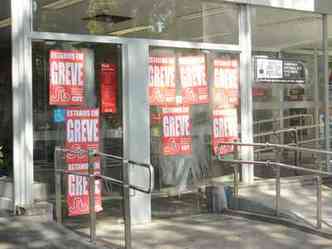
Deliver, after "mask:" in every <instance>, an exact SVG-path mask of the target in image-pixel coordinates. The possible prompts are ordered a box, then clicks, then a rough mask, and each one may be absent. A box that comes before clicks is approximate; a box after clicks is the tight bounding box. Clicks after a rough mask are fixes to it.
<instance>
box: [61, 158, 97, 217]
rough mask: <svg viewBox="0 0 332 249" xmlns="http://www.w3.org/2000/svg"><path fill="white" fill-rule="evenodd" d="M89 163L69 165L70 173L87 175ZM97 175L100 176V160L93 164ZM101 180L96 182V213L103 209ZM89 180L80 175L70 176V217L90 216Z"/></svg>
mask: <svg viewBox="0 0 332 249" xmlns="http://www.w3.org/2000/svg"><path fill="white" fill-rule="evenodd" d="M88 165H89V164H88V163H76V164H74V163H73V164H68V171H69V172H74V173H81V174H87V173H88ZM93 165H94V169H95V174H100V160H99V159H97V160H95V161H94V162H93ZM101 188H102V185H101V180H95V194H94V197H95V211H96V212H100V211H102V210H103V208H102V200H101ZM89 203H90V199H89V179H88V178H87V177H83V176H78V175H68V191H67V206H68V216H78V215H84V214H89V212H90V210H89Z"/></svg>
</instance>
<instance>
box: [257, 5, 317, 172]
mask: <svg viewBox="0 0 332 249" xmlns="http://www.w3.org/2000/svg"><path fill="white" fill-rule="evenodd" d="M267 17H268V18H267ZM252 21H253V61H254V64H255V68H254V70H253V72H254V79H255V80H254V82H253V93H252V94H253V101H254V112H253V118H254V141H255V142H262V143H265V142H270V143H277V144H289V145H297V146H302V147H310V148H317V149H324V146H323V144H324V142H323V137H322V136H323V135H322V134H323V133H322V129H323V128H322V127H323V126H322V125H323V123H322V121H323V120H322V114H323V113H324V111H323V109H324V108H323V107H324V102H323V99H324V97H323V96H324V95H323V89H324V84H323V78H322V75H323V74H322V70H321V69H322V61H321V56H320V52H318V51H321V49H322V45H321V44H322V38H321V37H322V18H321V16H320V15H316V14H311V13H303V12H294V11H287V10H279V9H270V8H261V7H256V8H254V11H253V16H252ZM309 30H310V32H309ZM276 157H278V158H277V160H280V161H282V162H284V163H289V164H293V165H302V166H303V165H307V166H306V167H317V168H320V163H318V164H315V162H319V161H320V159H321V158H320V157H317V155H313V154H311V153H296V152H294V151H286V150H283V151H282V154H281V155H279V156H277V155H276V153H275V151H271V150H268V149H265V150H264V149H257V150H256V151H255V158H256V159H257V160H275V159H276ZM310 165H311V166H310ZM282 174H284V175H287V176H292V175H298V174H303V172H298V171H294V170H283V171H282ZM255 175H256V177H258V178H260V177H263V178H264V177H274V176H275V173H274V172H273V170H271V169H266V168H261V167H256V168H255Z"/></svg>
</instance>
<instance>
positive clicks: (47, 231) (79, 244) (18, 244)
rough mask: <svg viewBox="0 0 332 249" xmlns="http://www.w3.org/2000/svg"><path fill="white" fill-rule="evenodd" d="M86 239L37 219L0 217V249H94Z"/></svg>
mask: <svg viewBox="0 0 332 249" xmlns="http://www.w3.org/2000/svg"><path fill="white" fill-rule="evenodd" d="M96 248H102V247H100V246H99V247H96V246H94V245H92V244H90V243H88V241H87V239H86V238H83V239H82V238H81V237H80V236H78V235H77V234H75V233H73V232H71V231H69V230H67V229H64V228H63V227H61V226H58V225H57V224H56V223H54V222H49V221H47V220H45V219H42V218H38V217H0V249H96Z"/></svg>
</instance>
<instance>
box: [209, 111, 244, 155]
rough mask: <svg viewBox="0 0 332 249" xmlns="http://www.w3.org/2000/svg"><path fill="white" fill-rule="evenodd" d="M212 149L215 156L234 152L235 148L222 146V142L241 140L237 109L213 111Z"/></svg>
mask: <svg viewBox="0 0 332 249" xmlns="http://www.w3.org/2000/svg"><path fill="white" fill-rule="evenodd" d="M212 120H213V128H212V148H213V153H214V155H218V154H220V155H226V154H229V153H232V152H233V151H234V146H231V145H221V146H219V144H220V143H222V142H233V141H236V140H238V139H239V135H238V118H237V110H236V109H215V110H213V117H212Z"/></svg>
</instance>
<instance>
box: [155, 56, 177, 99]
mask: <svg viewBox="0 0 332 249" xmlns="http://www.w3.org/2000/svg"><path fill="white" fill-rule="evenodd" d="M175 102H176V85H175V57H172V56H170V57H167V56H151V57H150V58H149V103H150V105H156V106H164V105H173V104H175Z"/></svg>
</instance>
